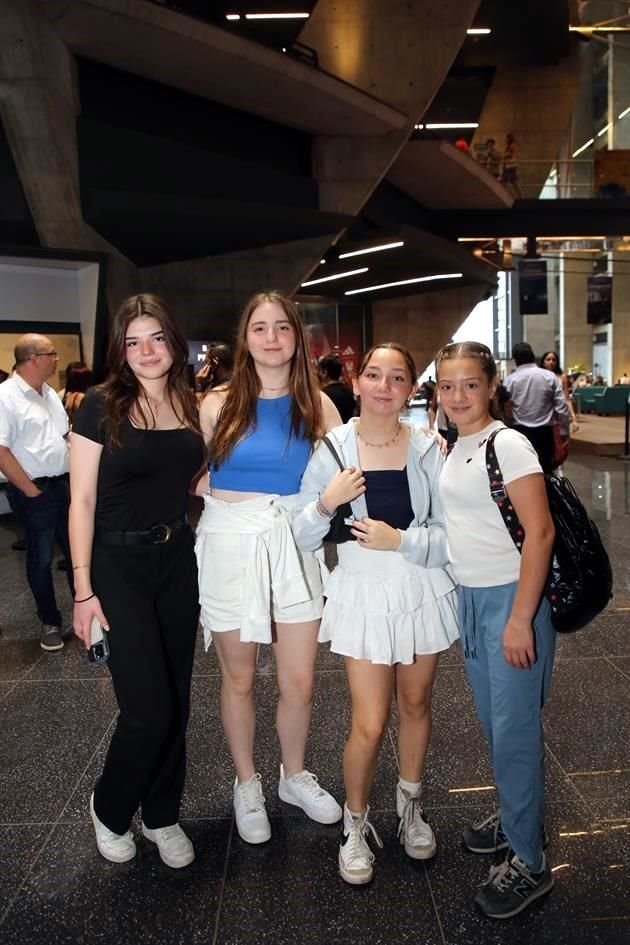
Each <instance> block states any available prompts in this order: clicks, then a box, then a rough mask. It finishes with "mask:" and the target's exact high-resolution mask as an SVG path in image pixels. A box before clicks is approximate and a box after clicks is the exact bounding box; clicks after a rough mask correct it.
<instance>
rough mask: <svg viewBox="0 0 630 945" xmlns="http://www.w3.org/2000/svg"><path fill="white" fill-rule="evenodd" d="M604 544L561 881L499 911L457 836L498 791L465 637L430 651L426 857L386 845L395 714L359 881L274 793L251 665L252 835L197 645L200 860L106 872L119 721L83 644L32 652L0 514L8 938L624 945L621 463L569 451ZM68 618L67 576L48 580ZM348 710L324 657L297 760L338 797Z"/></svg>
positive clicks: (568, 768) (274, 763) (3, 869)
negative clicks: (96, 803)
mask: <svg viewBox="0 0 630 945" xmlns="http://www.w3.org/2000/svg"><path fill="white" fill-rule="evenodd" d="M566 472H567V474H568V475H569V476H570V477H571V478H572V480H573V482H574V484H575V485H576V487H577V489H578V491H579V492H580V494H581V496H582V497H583V499H584V500H585V501H586V502H587V504H588V505H589V508H591V509H592V511H593V517H594V518H595V520H596V521H597V523H598V525H599V526H600V529H601V532H602V535H603V537H604V539H605V542H606V544H607V546H608V549H609V551H610V554H611V557H612V560H613V564H614V568H615V576H616V594H615V599H614V601H613V602H612V603H611V605H610V607H609V609H608V611H607V612H606V613H605V615H603V616H602V617H600V618H599V619H598V620H597V621H596V622H595V623H594V624H593V625H592V626H591V627H589V628H587V629H586V630H583V631H581V632H580V633H579V634H578V635H576V636H575V637H572V638H563V639H561V640H560V641H559V649H558V658H557V662H556V668H555V678H554V684H553V689H552V696H551V699H550V702H549V704H548V706H547V708H546V710H545V728H546V733H547V785H548V819H547V829H548V832H549V834H550V837H551V843H550V847H549V857H550V859H551V862H552V864H553V867H554V870H555V881H556V884H555V889H554V891H553V892H552V894H551V895H550V896H549V897H547V898H546V899H545V900H544V901H541V902H540V903H537V904H535V905H534V906H533V907H532V908H531V909H530V910H528V911H527V912H526V913H524V914H523V915H521V916H519V917H516V918H514V919H512V920H509V921H507V922H503V923H496V922H492V921H491V920H488V919H484V918H483V917H481V916H480V915H478V914H477V913H476V911H475V909H474V907H473V905H472V896H473V894H474V891H475V887H476V886H477V884H479V883H480V882H481V881H482V880H483V878H484V876H485V874H486V870H487V866H488V861H487V859H486V858H483V857H476V856H474V855H472V854H468V853H466V852H465V851H464V850H463V849H462V847H461V844H460V833H461V830H462V827H463V826H464V825H465V824H466V823H467V822H468V821H469V820H470V819H471V818H473V819H477V818H480V817H483V816H485V815H486V813H488V812H490V811H491V810H492V808H493V805H494V803H495V798H494V791H493V789H492V778H491V773H490V769H489V766H488V761H487V756H486V752H485V748H484V743H483V739H482V736H481V732H480V729H479V726H478V723H477V721H476V719H475V716H474V712H473V708H472V702H471V698H470V694H469V691H468V687H467V684H466V681H465V678H464V673H463V668H462V662H461V657H460V653H459V649H458V647H453V649H452V650H451V651H450V652H449V653H447V654H445V655H444V657H443V658H442V660H441V663H440V667H439V671H438V678H437V683H436V689H435V700H434V736H433V742H432V748H431V753H430V757H429V763H428V770H427V774H426V778H425V808H426V811H427V813H428V815H429V816H430V819H431V821H432V823H433V825H434V827H435V830H436V834H437V837H438V842H439V850H438V854H437V856H436V858H435V859H434V860H433V861H432V862H430V863H428V864H426V865H423V864H421V863H414V862H412V861H411V860H409V859H408V858H407V857H406V856H405V855H404V853H403V851H402V848H401V847H400V845H399V844H398V842H397V840H396V817H395V803H394V785H395V778H396V748H395V720H394V722H393V723H392V727H391V731H390V735H389V738H388V739H387V741H386V744H385V745H384V748H383V752H382V757H381V762H380V765H379V769H378V773H377V779H376V785H375V788H374V793H373V798H372V807H373V820H374V823H375V824H376V826H377V828H378V830H379V832H380V833H381V836H382V838H383V840H384V843H385V850H384V851H383V853H382V854H379V855H378V856H377V862H376V876H375V879H374V882H373V883H372V884H371V885H370V886H369V887H362V888H352V887H349V886H347V885H346V884H345V883H343V881H342V880H341V879H340V878H339V876H338V874H337V869H336V856H337V843H338V828H337V827H321V826H319V825H317V824H313V823H311V822H310V821H308V820H307V819H306V817H305V816H303V815H302V814H301V812H300V811H297V810H296V809H295V808H290V807H288V806H287V805H285V804H283V803H282V802H281V801H279V800H278V798H277V794H276V791H275V786H276V778H277V770H278V763H279V757H278V747H277V743H276V740H275V736H274V731H273V713H274V703H275V682H274V678H273V674H272V673H270V672H269V669H270V667H269V665H268V664H267V665H265V663H264V661H263V662H261V666H260V670H261V671H260V674H259V678H258V706H259V731H258V764H259V768H260V771H261V773H262V776H263V782H264V786H265V793H266V795H267V800H268V809H269V812H270V815H271V819H272V829H273V837H272V840H271V842H270V843H268V844H266V845H265V846H263V847H249V846H247V845H246V844H245V843H243V842H242V841H241V840H240V838H239V837H238V835H237V833H236V831H235V828H234V824H233V820H232V810H231V783H232V779H233V771H232V767H231V763H230V760H229V756H228V753H227V750H226V746H225V742H224V740H223V735H222V733H221V728H220V723H219V716H218V691H219V676H218V667H217V663H216V660H215V658H214V656H213V655H212V654H211V655H210V656H207V655H205V654H204V653H203V651H202V649H201V647H200V648H199V653H198V657H197V661H196V666H195V677H194V682H193V702H192V704H193V711H192V718H191V723H190V735H189V768H188V780H187V785H186V793H185V798H184V804H183V810H182V822H183V823H184V825H185V828H186V830H187V831H188V832H189V834H190V836H191V837H192V838H193V841H194V843H195V847H196V850H197V860H196V862H195V863H194V864H193V865H192V866H191V867H189V868H188V869H186V870H182V871H179V872H175V871H172V870H170V869H168V867H166V866H163V865H162V864H161V862H160V861H159V859H158V857H157V854H156V851H155V848H154V847H153V846H152V845H151V844H148V843H147V842H146V841H144V840H140V841H139V844H138V846H139V855H138V857H137V858H136V859H135V860H134V861H132V862H131V863H128V864H124V865H122V866H116V865H114V864H110V863H107V862H105V861H104V860H102V859H101V858H100V856H99V855H98V853H97V851H96V848H95V844H94V836H93V831H92V826H91V823H90V820H89V816H88V799H89V795H90V791H91V788H92V784H93V781H94V779H95V777H96V775H97V773H98V771H99V769H100V766H101V763H102V759H103V754H104V750H105V747H106V745H107V742H108V738H109V733H110V731H111V728H112V724H113V722H114V719H115V715H116V706H115V702H114V698H113V694H112V688H111V684H110V681H109V677H108V674H107V671H106V670H103V669H94V668H92V667H91V666H90V665H89V664H88V663H87V661H86V660H85V657H84V655H83V652H82V650H81V649H80V648H79V646H78V645H77V643H76V642H75V641H71V642H70V643H69V644H68V645H67V646H66V648H65V649H64V651H63V652H62V653H60V654H48V655H47V654H44V653H43V652H42V651H41V650H40V648H39V643H38V638H37V629H38V628H37V624H36V622H35V621H34V617H33V608H32V602H31V598H30V595H29V592H28V590H27V588H26V582H25V577H24V556H23V553H19V552H15V551H12V550H11V547H10V546H11V542H12V541H13V540H14V539H15V537H16V532H15V528H14V526H12V525H11V522H10V520H9V519H8V518H6V517H5V518H4V519H2V518H0V573H1V580H0V628H1V630H2V634H1V636H0V712H1V721H0V940H1V941H2V943H3V945H13V943H21V945H26V943H28V945H40V943H43V942H56V943H60V945H65V943H86V945H87V943H90V945H91V943H103V945H109V943H112V945H113V943H116V945H126V943H137V945H153V943H155V945H158V943H165V945H175V943H177V945H180V943H181V945H189V943H204V945H205V943H208V945H214V943H220V945H228V943H233V945H235V943H248V945H250V943H251V945H255V943H259V942H260V943H263V942H264V943H273V945H284V943H287V945H289V943H295V945H354V943H361V945H376V943H406V942H410V943H414V945H421V943H426V945H434V943H435V945H441V943H448V945H474V943H489V945H491V943H505V945H510V943H515V945H516V943H518V945H534V943H536V945H545V943H552V942H553V943H556V945H563V943H576V945H582V943H587V945H590V943H592V945H613V943H614V945H617V943H619V945H621V943H627V942H629V941H630V558H629V557H628V551H627V549H628V544H629V540H630V463H624V462H620V461H618V460H615V459H613V458H606V459H603V458H599V459H595V458H592V459H590V458H588V457H583V458H582V457H580V458H579V462H570V463H568V464H567V466H566ZM56 580H57V584H58V587H59V589H60V596H61V599H62V600H63V602H64V605H65V607H66V612H68V603H69V602H68V597H67V589H66V587H65V584H64V575H62V574H61V573H57V575H56ZM348 720H349V705H348V698H347V693H346V684H345V678H344V673H343V667H342V665H341V663H340V661H339V660H338V659H337V658H336V657H334V656H332V655H331V654H330V653H328V652H326V651H325V649H324V648H323V647H322V648H321V653H320V658H319V665H318V673H317V689H316V702H315V712H314V719H313V731H312V737H311V740H310V744H309V754H308V762H307V763H308V766H309V768H310V769H311V770H313V771H315V772H316V773H317V774H318V775H319V777H320V780H321V781H322V782H323V783H324V784H325V785H326V786H327V787H328V788H330V789H331V790H332V791H333V792H334V793H335V794H336V796H337V797H338V798H339V799H341V797H342V778H341V752H342V748H343V742H344V736H345V733H346V731H347V726H348Z"/></svg>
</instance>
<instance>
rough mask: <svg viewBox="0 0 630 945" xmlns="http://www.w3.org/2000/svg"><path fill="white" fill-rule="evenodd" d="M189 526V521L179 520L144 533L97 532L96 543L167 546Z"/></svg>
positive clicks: (156, 526)
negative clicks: (177, 533) (174, 536)
mask: <svg viewBox="0 0 630 945" xmlns="http://www.w3.org/2000/svg"><path fill="white" fill-rule="evenodd" d="M187 526H188V519H187V518H186V517H185V516H184V518H178V519H177V521H175V522H170V524H168V525H154V526H153V528H147V529H145V530H144V531H142V532H97V533H96V535H95V537H94V542H95V544H97V545H118V546H121V545H122V546H130V545H165V544H166V543H167V542H168V541H170V540H171V538H172V536H173V535H174V534H175V533H176V532H180V531H181V530H182V529H183V528H186V527H187Z"/></svg>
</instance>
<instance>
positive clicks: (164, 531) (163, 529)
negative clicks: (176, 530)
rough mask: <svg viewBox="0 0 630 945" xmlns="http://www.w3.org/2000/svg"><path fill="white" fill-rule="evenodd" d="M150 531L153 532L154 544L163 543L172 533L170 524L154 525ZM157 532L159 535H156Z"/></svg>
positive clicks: (168, 539)
mask: <svg viewBox="0 0 630 945" xmlns="http://www.w3.org/2000/svg"><path fill="white" fill-rule="evenodd" d="M151 531H153V532H155V536H156V537H155V538H154V539H153V544H154V545H165V544H166V542H167V541H170V538H171V535H172V534H173V532H172V529H171V527H170V525H154V526H153V528H152V529H151ZM158 534H159V535H160V537H158Z"/></svg>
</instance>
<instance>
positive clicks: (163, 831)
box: [156, 824, 180, 843]
mask: <svg viewBox="0 0 630 945" xmlns="http://www.w3.org/2000/svg"><path fill="white" fill-rule="evenodd" d="M156 833H158V834H159V835H160V836H161V837H162V839H163V840H165V841H166V843H168V842H169V841H170V840H175V839H177V838H178V837H179V836H180V832H179V829H178V827H177V824H171V826H170V827H160V829H159V830H157V831H156Z"/></svg>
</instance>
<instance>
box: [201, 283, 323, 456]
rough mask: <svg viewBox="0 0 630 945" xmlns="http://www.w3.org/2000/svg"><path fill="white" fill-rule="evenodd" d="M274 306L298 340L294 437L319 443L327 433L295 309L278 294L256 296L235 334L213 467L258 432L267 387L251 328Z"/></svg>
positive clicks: (293, 373)
mask: <svg viewBox="0 0 630 945" xmlns="http://www.w3.org/2000/svg"><path fill="white" fill-rule="evenodd" d="M264 302H272V303H275V304H276V305H279V306H280V307H281V308H282V310H283V311H284V313H285V315H286V316H287V318H288V320H289V323H290V325H291V327H292V328H293V332H294V335H295V354H294V355H293V358H292V360H291V370H290V374H289V385H288V386H289V394H290V397H291V434H290V435H292V436H295V437H305V438H306V439H308V440H310V441H311V443H314V442H315V440H317V439H318V438H319V437H320V436H322V434H323V432H324V418H323V413H322V405H321V394H320V390H319V387H318V385H317V381H316V378H315V373H314V371H313V369H312V367H311V363H310V357H309V349H308V340H307V337H306V331H305V330H304V324H303V323H302V319H301V318H300V315H299V313H298V310H297V308H296V306H295V304H294V303H293V302H292V301H291V300H290V299H288V298H287V297H286V296H285V295H282V293H280V292H277V291H275V290H274V291H271V292H257V293H256V295H252V297H251V298H250V299H249V300H248V302H247V303H246V304H245V308H244V309H243V313H242V315H241V318H240V321H239V323H238V328H237V330H236V351H235V353H234V373H233V374H232V380H231V381H230V386H229V388H228V391H227V395H226V398H225V401H224V403H223V406H222V407H221V412H220V414H219V419H218V421H217V425H216V428H215V432H214V435H213V437H212V441H211V443H210V446H209V448H208V453H209V458H210V462H211V463H212V465H213V466H215V467H217V466H220V465H221V463H223V462H225V460H226V459H227V458H228V456H229V455H230V453H231V452H232V450H233V449H234V447H235V446H236V444H237V443H238V441H239V440H240V439H241V438H242V437H243V436H244V435H245V433H246V432H247V431H248V430H253V429H255V428H256V403H257V400H258V396H259V394H260V392H261V390H262V384H261V382H260V378H259V376H258V373H257V371H256V365H255V364H254V360H253V358H252V356H251V354H250V352H249V347H248V345H247V326H248V325H249V322H250V319H251V317H252V315H253V314H254V312H255V311H256V309H257V308H258V306H259V305H262V304H263V303H264Z"/></svg>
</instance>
